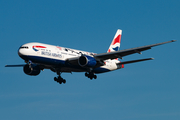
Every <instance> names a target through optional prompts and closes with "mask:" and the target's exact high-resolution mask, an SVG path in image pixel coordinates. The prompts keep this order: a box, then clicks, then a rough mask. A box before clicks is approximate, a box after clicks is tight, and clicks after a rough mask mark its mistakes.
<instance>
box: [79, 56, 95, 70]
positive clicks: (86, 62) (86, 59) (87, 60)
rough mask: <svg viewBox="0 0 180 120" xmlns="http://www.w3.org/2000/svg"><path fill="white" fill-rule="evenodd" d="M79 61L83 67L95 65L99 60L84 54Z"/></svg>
mask: <svg viewBox="0 0 180 120" xmlns="http://www.w3.org/2000/svg"><path fill="white" fill-rule="evenodd" d="M78 63H79V65H80V66H81V67H94V66H95V65H96V63H97V62H96V59H94V58H93V57H91V56H85V55H83V56H81V57H79V60H78Z"/></svg>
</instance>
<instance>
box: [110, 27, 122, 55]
mask: <svg viewBox="0 0 180 120" xmlns="http://www.w3.org/2000/svg"><path fill="white" fill-rule="evenodd" d="M121 35H122V30H120V29H118V30H117V32H116V34H115V36H114V39H113V41H112V43H111V45H110V46H109V49H108V51H107V52H113V51H118V50H119V48H120V44H121Z"/></svg>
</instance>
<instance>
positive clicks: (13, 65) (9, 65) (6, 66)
mask: <svg viewBox="0 0 180 120" xmlns="http://www.w3.org/2000/svg"><path fill="white" fill-rule="evenodd" d="M25 65H26V64H21V65H5V67H23V66H25Z"/></svg>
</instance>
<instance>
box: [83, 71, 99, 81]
mask: <svg viewBox="0 0 180 120" xmlns="http://www.w3.org/2000/svg"><path fill="white" fill-rule="evenodd" d="M85 76H86V77H88V78H90V79H91V80H92V79H93V78H94V79H97V76H96V75H94V73H92V72H90V73H85Z"/></svg>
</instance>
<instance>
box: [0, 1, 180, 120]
mask: <svg viewBox="0 0 180 120" xmlns="http://www.w3.org/2000/svg"><path fill="white" fill-rule="evenodd" d="M179 4H180V2H179V1H178V0H171V1H169V0H164V1H163V2H162V0H149V1H145V0H136V1H135V0H128V1H127V0H121V1H120V0H112V1H109V0H102V1H97V0H87V1H84V0H76V1H73V0H71V1H70V0H61V1H59V0H54V1H48V0H31V1H23V0H8V1H6V0H1V1H0V44H1V48H0V49H1V62H0V66H1V67H0V76H1V77H0V78H1V79H0V113H1V114H0V119H3V120H15V119H18V120H24V119H26V120H32V119H33V120H39V119H44V120H49V119H66V120H72V119H73V120H92V119H93V120H102V119H103V120H109V119H114V120H144V119H146V120H152V119H153V120H161V119H162V120H179V119H180V104H179V101H180V94H179V93H180V88H179V85H180V81H179V80H180V64H179V61H180V56H179V52H180V50H179V48H178V47H179V45H180V44H179V41H177V42H175V43H170V44H166V45H162V46H158V47H155V48H153V49H151V50H149V51H145V52H143V54H142V55H139V54H134V55H131V56H127V57H124V59H123V61H126V60H133V59H140V58H148V57H154V58H155V60H153V61H146V62H141V63H135V64H129V65H125V68H124V69H121V70H117V71H113V72H109V73H106V74H99V75H98V79H97V80H92V81H91V80H89V79H88V78H86V77H85V76H84V73H73V74H72V75H71V74H68V73H64V74H62V77H64V78H65V79H66V80H67V83H66V84H65V85H59V84H57V83H56V82H54V81H53V78H54V77H55V76H56V74H55V73H53V72H51V71H50V70H45V71H43V72H41V74H40V75H39V76H36V77H32V76H27V75H25V74H24V73H23V69H22V68H5V67H4V66H5V65H6V64H21V63H24V61H23V60H22V59H21V58H19V56H18V55H17V50H18V48H19V47H20V46H21V45H22V44H24V43H28V42H42V43H47V44H53V45H59V46H64V47H69V48H74V49H80V50H84V51H90V52H95V53H103V52H106V51H107V49H108V47H109V45H110V43H111V41H112V39H113V37H114V34H115V32H116V30H117V29H122V30H123V33H122V42H121V48H120V49H121V50H122V49H127V48H133V47H138V46H143V45H149V44H154V43H159V42H164V41H169V40H172V39H176V40H179V39H180V36H179V33H180V22H179V21H180V8H179Z"/></svg>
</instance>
